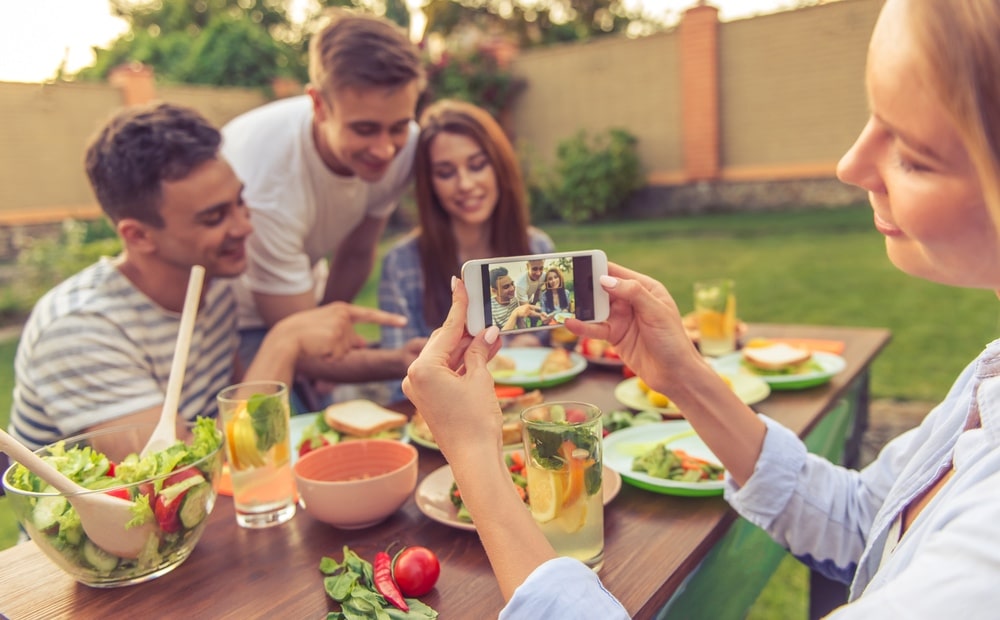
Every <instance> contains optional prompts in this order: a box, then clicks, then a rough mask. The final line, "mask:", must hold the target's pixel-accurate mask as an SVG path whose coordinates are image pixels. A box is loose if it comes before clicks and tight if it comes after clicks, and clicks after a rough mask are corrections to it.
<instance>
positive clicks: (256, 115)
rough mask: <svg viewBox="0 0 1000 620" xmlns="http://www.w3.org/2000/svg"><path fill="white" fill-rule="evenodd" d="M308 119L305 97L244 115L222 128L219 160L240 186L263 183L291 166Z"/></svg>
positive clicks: (308, 106)
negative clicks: (236, 177)
mask: <svg viewBox="0 0 1000 620" xmlns="http://www.w3.org/2000/svg"><path fill="white" fill-rule="evenodd" d="M311 119H312V107H311V105H310V100H309V97H307V96H305V95H303V96H301V97H291V98H289V99H281V100H279V101H274V102H271V103H268V104H265V105H263V106H260V107H259V108H254V109H252V110H250V111H248V112H244V113H243V114H241V115H240V116H237V117H236V118H234V119H233V120H231V121H229V122H228V123H226V125H225V126H224V127H223V128H222V147H221V152H222V155H223V157H225V158H226V160H227V161H228V162H229V163H230V165H232V166H233V169H234V170H235V171H236V174H237V176H239V177H240V179H241V180H242V181H243V182H244V183H248V184H251V183H252V184H253V185H259V184H261V183H267V182H268V179H269V178H271V176H277V177H281V176H283V175H284V174H285V173H284V172H283V171H285V170H287V169H288V168H289V167H294V166H296V165H298V164H297V162H298V161H300V158H299V157H296V156H295V152H296V150H299V149H302V148H303V141H304V137H303V135H304V134H305V133H306V132H307V131H308V125H309V124H310V122H311Z"/></svg>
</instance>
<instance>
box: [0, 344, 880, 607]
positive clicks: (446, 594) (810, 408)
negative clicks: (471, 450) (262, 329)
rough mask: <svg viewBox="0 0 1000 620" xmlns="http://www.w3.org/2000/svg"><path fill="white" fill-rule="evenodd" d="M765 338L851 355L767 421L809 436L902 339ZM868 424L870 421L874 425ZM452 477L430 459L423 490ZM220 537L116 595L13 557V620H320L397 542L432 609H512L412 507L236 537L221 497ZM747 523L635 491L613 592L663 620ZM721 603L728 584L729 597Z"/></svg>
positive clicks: (616, 505)
mask: <svg viewBox="0 0 1000 620" xmlns="http://www.w3.org/2000/svg"><path fill="white" fill-rule="evenodd" d="M751 335H752V336H786V337H808V338H830V339H837V340H842V341H844V342H845V343H846V349H845V351H844V357H845V358H846V360H847V368H846V369H845V370H844V371H843V372H841V373H840V374H838V375H837V376H836V377H834V378H833V380H832V381H831V382H830V383H828V384H826V385H824V386H821V387H817V388H812V389H809V390H804V391H800V392H784V393H774V394H772V396H770V397H769V398H768V399H767V400H765V401H763V402H762V403H760V404H759V405H757V408H758V409H759V410H761V411H766V412H767V413H768V415H770V416H772V417H774V418H776V419H778V420H780V421H781V422H783V423H784V424H786V425H787V426H788V427H789V428H791V429H792V430H793V431H795V432H796V433H798V434H799V435H801V436H805V435H806V434H808V433H809V432H810V431H811V430H812V429H813V428H814V427H816V425H817V424H818V423H819V422H820V420H821V419H822V418H823V416H824V415H825V414H826V413H827V412H828V411H829V410H830V409H831V408H832V407H834V406H835V405H836V404H837V402H838V401H839V400H840V399H841V398H842V397H843V396H844V395H845V394H847V393H848V392H849V390H854V391H853V392H852V393H854V394H861V395H862V398H861V400H863V402H859V405H860V408H861V409H864V408H866V407H867V389H864V390H862V391H861V392H858V390H857V385H858V381H861V382H864V383H865V385H866V381H867V371H868V368H869V365H870V364H871V362H872V360H873V359H874V358H875V356H876V355H877V354H878V353H879V351H881V349H882V348H883V347H884V346H885V345H886V343H887V342H888V340H889V333H888V331H886V330H882V329H861V328H826V327H811V326H777V325H754V326H752V327H751ZM620 380H621V375H620V374H619V373H618V372H616V371H609V370H603V369H592V370H587V371H586V372H585V373H584V374H583V375H581V376H580V377H578V378H577V379H576V380H574V381H573V382H571V383H569V384H565V385H563V386H560V387H557V388H553V389H551V390H548V391H547V396H548V397H549V398H552V399H560V398H574V399H578V400H584V401H588V402H593V403H596V404H597V405H599V406H601V407H602V408H604V409H605V410H611V409H618V408H621V405H620V404H619V403H617V402H616V401H615V399H614V396H613V394H612V389H613V387H614V386H615V385H616V384H617V383H618V382H619V381H620ZM862 415H863V412H862ZM443 464H444V461H443V459H442V458H441V455H440V454H439V453H437V452H434V451H430V450H426V449H423V448H421V449H420V476H421V479H422V478H423V477H424V476H426V475H427V474H429V473H430V472H432V471H434V470H435V469H437V468H438V467H440V466H441V465H443ZM209 518H210V522H209V524H208V527H207V529H206V531H205V533H204V535H203V537H202V539H201V541H200V542H199V543H198V547H197V548H196V549H195V551H194V553H193V554H192V555H191V557H190V558H188V560H187V561H186V562H185V563H184V564H183V565H181V566H180V567H178V568H177V569H176V570H174V571H173V572H171V573H169V574H167V575H164V576H162V577H160V578H158V579H155V580H153V581H151V582H148V583H145V584H140V585H137V586H132V587H127V588H118V589H112V590H100V589H93V588H89V587H86V586H82V585H79V584H77V583H76V582H75V581H73V580H72V579H71V578H69V577H68V576H66V575H65V574H64V573H62V572H61V571H60V570H58V569H57V568H56V567H55V566H54V565H53V564H52V563H51V562H50V561H49V560H48V559H47V558H46V557H45V556H44V555H43V554H42V553H41V552H40V551H39V550H38V548H37V547H36V546H35V545H34V544H33V543H26V544H22V545H18V546H16V547H13V548H11V549H7V550H5V551H3V552H0V613H2V614H5V615H6V616H7V617H9V618H10V619H11V620H20V619H22V618H69V617H72V618H110V617H121V616H122V615H123V614H127V615H128V616H129V617H138V618H144V617H148V618H162V617H182V616H183V617H190V618H229V617H232V618H241V619H245V618H262V617H275V618H319V617H322V616H324V615H325V613H326V612H327V611H328V610H330V609H332V608H333V605H332V601H330V599H328V598H327V595H326V592H325V591H324V589H323V579H322V575H321V574H320V572H319V570H318V566H319V562H320V558H322V557H323V556H324V555H330V556H333V557H336V558H338V559H340V557H341V552H342V548H343V546H344V545H348V546H350V547H351V548H352V549H354V550H355V551H357V552H358V553H360V554H361V555H362V556H364V557H366V558H368V559H371V558H372V557H373V556H374V554H375V552H376V551H378V550H381V549H384V548H385V547H387V546H388V545H389V544H390V543H392V542H401V543H403V544H407V545H413V544H420V545H424V546H427V547H430V548H431V549H434V550H435V551H436V552H437V553H438V555H439V557H440V559H441V564H442V569H441V578H440V580H439V581H438V584H437V587H436V588H435V590H433V591H432V592H431V593H430V594H428V595H426V596H424V597H422V600H423V601H424V602H426V603H427V604H429V605H431V606H432V607H434V608H435V609H437V610H438V611H439V612H440V614H441V617H442V618H445V619H458V618H490V617H496V615H497V613H498V612H499V610H500V609H501V607H502V606H503V599H502V597H501V596H500V591H499V589H498V587H497V585H496V581H495V580H494V578H493V574H492V572H491V570H490V566H489V563H488V561H487V559H486V555H485V553H484V552H483V550H482V547H481V546H480V544H479V539H478V538H477V537H476V534H475V533H474V532H465V531H461V530H457V529H454V528H450V527H448V526H446V525H442V524H439V523H437V522H435V521H432V520H431V519H428V518H426V517H425V516H424V515H423V514H422V513H421V512H420V511H419V510H418V508H417V506H416V504H415V503H414V501H413V500H412V499H410V500H408V501H407V503H406V504H405V505H404V506H403V508H402V509H401V510H400V511H399V512H397V513H396V514H395V515H393V516H392V517H390V518H389V519H388V520H387V521H385V522H383V523H382V524H380V525H377V526H375V527H372V528H369V529H366V530H361V531H354V532H348V531H339V530H336V529H334V528H331V527H330V526H327V525H325V524H323V523H320V522H317V521H314V520H313V519H311V518H310V517H309V516H308V515H306V514H305V513H304V512H302V511H300V513H299V514H298V515H296V517H295V518H294V519H292V520H291V521H290V522H289V523H287V524H285V525H283V526H280V527H276V528H272V529H267V530H257V531H251V530H246V529H243V528H240V527H237V525H236V522H235V518H234V514H233V504H232V500H231V499H229V498H227V497H220V498H219V501H218V502H217V504H216V507H215V510H214V512H213V513H212V515H211V516H210V517H209ZM735 518H736V515H735V513H734V512H733V511H732V510H730V509H729V507H728V506H727V504H726V503H725V502H724V501H723V500H722V498H721V497H715V498H704V499H695V498H683V497H674V496H666V495H658V494H654V493H649V492H646V491H642V490H640V489H637V488H634V487H632V486H629V485H628V484H626V485H624V486H623V488H622V490H621V493H620V494H619V496H618V497H617V498H616V499H615V500H614V501H613V502H612V503H611V504H609V505H608V507H607V509H606V515H605V564H604V568H603V569H602V570H601V578H602V580H603V581H604V584H605V585H606V587H607V588H608V589H609V590H610V591H611V592H613V593H614V594H615V595H616V596H617V597H618V598H619V599H620V600H621V601H622V603H623V604H624V605H625V607H626V609H628V611H629V613H630V614H632V615H633V616H634V617H636V618H651V617H654V616H655V615H656V614H657V612H658V611H659V610H660V609H661V608H662V607H663V606H664V605H665V604H666V603H667V602H668V600H670V599H671V597H672V595H673V594H674V593H675V591H676V590H677V589H678V586H679V585H681V583H682V582H684V580H685V579H686V578H688V577H689V576H690V575H691V574H692V573H693V572H695V571H696V569H697V568H698V566H699V563H701V562H702V560H703V559H704V558H705V557H706V555H707V554H708V553H709V551H711V550H712V548H713V546H714V545H716V543H717V542H718V541H719V540H720V539H721V538H722V537H723V536H724V535H725V534H726V532H727V529H728V528H729V527H730V525H731V524H732V523H733V521H734V520H735ZM718 585H719V586H720V590H719V591H720V592H722V591H725V586H724V584H718Z"/></svg>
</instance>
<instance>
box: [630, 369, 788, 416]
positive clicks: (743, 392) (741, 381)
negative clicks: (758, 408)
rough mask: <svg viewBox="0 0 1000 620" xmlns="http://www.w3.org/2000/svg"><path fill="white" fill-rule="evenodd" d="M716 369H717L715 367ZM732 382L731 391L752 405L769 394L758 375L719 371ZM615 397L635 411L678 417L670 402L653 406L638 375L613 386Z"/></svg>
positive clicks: (769, 391)
mask: <svg viewBox="0 0 1000 620" xmlns="http://www.w3.org/2000/svg"><path fill="white" fill-rule="evenodd" d="M716 370H718V369H716ZM719 374H721V375H724V376H725V377H726V378H728V379H729V380H730V381H732V382H733V392H736V395H737V396H739V397H740V400H742V401H743V402H744V403H746V404H748V405H753V404H756V403H759V402H760V401H762V400H764V399H765V398H767V397H768V396H770V395H771V388H770V386H768V384H767V383H765V382H764V381H762V380H761V379H760V378H759V377H755V376H753V375H750V374H747V373H743V374H739V373H729V372H721V371H720V372H719ZM668 396H669V395H668ZM615 398H617V399H618V402H620V403H621V404H623V405H625V406H626V407H629V408H630V409H635V410H637V411H658V412H659V413H661V414H663V415H672V416H677V417H680V415H681V410H680V409H678V408H677V406H676V405H674V404H673V403H670V406H669V407H654V406H653V405H652V403H650V402H649V399H648V398H647V397H646V394H645V392H643V391H642V390H641V389H639V377H632V378H630V379H625V380H624V381H622V382H621V383H619V384H618V385H616V386H615Z"/></svg>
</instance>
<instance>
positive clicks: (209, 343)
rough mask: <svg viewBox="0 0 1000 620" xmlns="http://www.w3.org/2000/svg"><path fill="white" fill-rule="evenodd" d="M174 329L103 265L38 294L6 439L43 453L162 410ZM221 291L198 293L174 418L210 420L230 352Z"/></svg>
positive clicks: (232, 310)
mask: <svg viewBox="0 0 1000 620" xmlns="http://www.w3.org/2000/svg"><path fill="white" fill-rule="evenodd" d="M179 327H180V313H179V312H172V311H168V310H165V309H164V308H162V307H161V306H159V305H157V304H156V303H154V302H153V301H152V300H151V299H149V297H147V296H146V295H145V294H144V293H142V292H141V291H139V290H138V289H137V288H136V287H135V286H134V285H133V284H132V283H131V282H130V281H129V280H128V278H126V277H125V276H124V275H122V273H121V272H120V271H119V270H118V268H117V267H116V266H115V263H114V261H113V259H110V258H103V259H101V260H100V261H99V262H98V263H96V264H94V265H91V266H90V267H88V268H86V269H84V270H83V271H81V272H80V273H78V274H76V275H74V276H72V277H71V278H69V279H67V280H66V281H65V282H63V283H61V284H59V285H58V286H56V287H55V288H54V289H52V290H51V291H49V292H48V293H46V294H45V295H44V296H43V297H42V298H41V299H40V300H39V302H38V303H37V304H36V305H35V308H34V310H33V311H32V313H31V316H30V317H29V319H28V322H27V324H26V325H25V328H24V331H23V333H22V335H21V341H20V344H19V345H18V349H17V356H16V358H15V360H14V374H15V387H14V395H13V401H14V402H13V407H12V411H11V422H10V433H11V434H12V435H14V436H15V437H17V438H18V439H20V440H21V441H22V442H24V443H25V444H27V445H29V446H34V447H41V446H42V445H44V444H47V443H51V442H53V441H56V440H59V439H63V438H66V437H68V436H71V435H74V434H76V433H79V432H81V431H83V430H85V429H87V428H90V427H91V426H94V425H96V424H100V423H104V422H108V421H110V420H114V419H117V418H120V417H122V416H127V415H130V414H133V413H138V412H140V411H144V410H146V409H150V408H153V407H158V406H160V405H162V404H163V400H164V398H165V396H164V394H165V392H166V388H167V380H168V379H169V376H170V367H171V364H172V361H173V354H174V345H175V343H176V340H177V332H178V329H179ZM237 341H238V339H237V334H236V305H235V301H234V298H233V294H232V290H231V287H230V282H229V281H226V280H213V281H211V282H210V283H209V285H208V286H207V290H206V292H205V294H204V297H203V300H202V303H201V306H200V308H199V311H198V317H197V318H196V320H195V325H194V333H193V335H192V338H191V349H190V353H189V355H188V363H187V369H186V370H185V374H184V387H183V390H182V392H181V399H180V404H179V408H178V415H180V416H181V417H182V418H184V419H186V420H194V418H195V417H196V416H199V415H200V416H211V417H214V416H215V415H216V413H217V408H216V403H215V396H216V394H217V393H218V392H219V390H221V389H222V388H224V387H225V386H226V385H228V384H229V383H230V382H231V375H232V360H233V354H234V352H235V351H236V345H237Z"/></svg>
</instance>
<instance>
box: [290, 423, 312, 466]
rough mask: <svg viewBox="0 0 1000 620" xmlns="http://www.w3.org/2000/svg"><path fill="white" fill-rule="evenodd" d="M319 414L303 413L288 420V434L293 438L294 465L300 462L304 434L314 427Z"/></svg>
mask: <svg viewBox="0 0 1000 620" xmlns="http://www.w3.org/2000/svg"><path fill="white" fill-rule="evenodd" d="M317 415H319V414H318V413H302V414H299V415H293V416H292V417H291V418H289V419H288V433H289V435H291V436H292V465H294V464H295V461H297V460H299V443H301V441H302V434H303V433H305V432H306V429H307V428H309V427H310V426H312V423H313V422H314V421H315V420H316V416H317Z"/></svg>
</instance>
